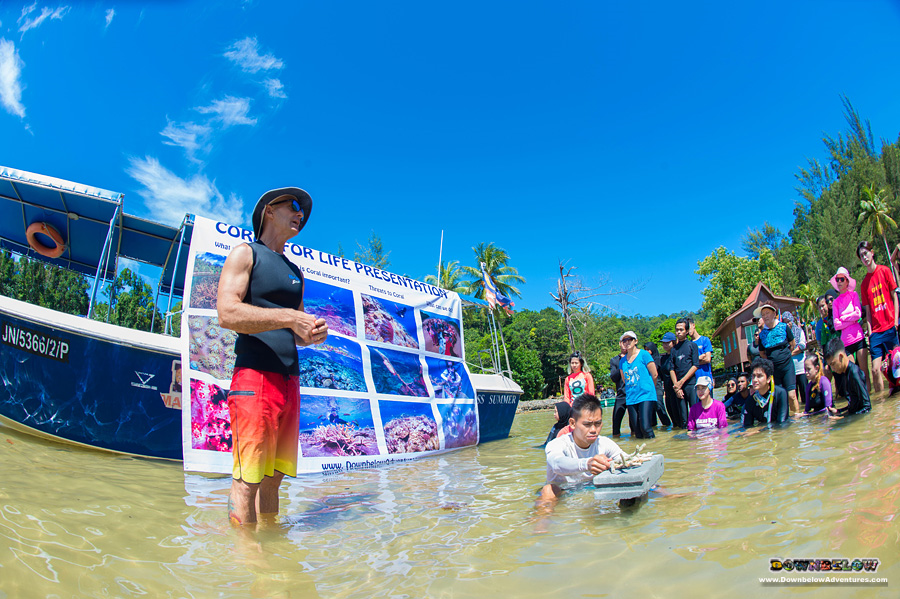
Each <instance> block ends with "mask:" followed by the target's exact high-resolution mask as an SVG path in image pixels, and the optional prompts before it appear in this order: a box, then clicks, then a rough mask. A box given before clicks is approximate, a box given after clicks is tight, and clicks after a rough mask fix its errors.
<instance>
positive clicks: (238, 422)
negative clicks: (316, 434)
mask: <svg viewBox="0 0 900 599" xmlns="http://www.w3.org/2000/svg"><path fill="white" fill-rule="evenodd" d="M311 211H312V198H311V197H310V196H309V194H308V193H307V192H305V191H303V190H302V189H300V188H297V187H286V188H282V189H273V190H272V191H268V192H266V193H264V194H263V195H262V197H260V198H259V200H258V201H257V203H256V207H255V208H254V209H253V216H252V222H253V237H254V239H255V241H253V242H252V243H249V244H247V243H242V244H240V245H237V246H235V248H234V249H233V250H231V253H229V254H228V258H226V259H225V264H224V265H223V267H222V274H221V275H220V277H219V288H218V295H217V299H216V309H217V312H218V317H219V325H220V326H221V327H222V328H223V329H231V330H233V331H235V332H236V333H237V340H236V341H235V344H234V353H235V356H236V359H235V368H234V372H233V374H232V378H231V387H230V391H229V393H228V409H229V414H230V417H231V431H232V440H233V446H232V461H233V468H232V482H231V494H230V500H229V508H228V511H229V518H230V519H231V520H232V521H233V522H236V523H238V524H240V525H249V524H253V523H255V522H257V518H258V517H264V518H266V519H270V518H273V517H274V516H275V515H276V514H277V513H278V505H279V504H278V489H279V486H280V485H281V481H282V480H283V478H284V477H285V476H297V459H296V458H297V443H298V440H299V437H298V422H299V416H300V380H299V376H298V375H299V374H300V367H299V358H298V354H297V346H298V345H313V344H320V343H323V342H324V341H325V339H326V338H327V337H328V324H327V323H326V322H325V319H324V318H316V317H315V316H313V315H312V314H308V313H306V312H305V311H304V309H303V288H304V282H303V273H302V272H301V271H300V268H299V267H298V266H297V265H296V264H294V263H293V262H291V261H290V260H288V258H287V257H286V256H285V255H284V247H285V244H286V243H287V241H288V240H289V239H291V238H292V237H294V236H295V235H297V234H298V233H299V232H300V230H301V229H303V227H304V226H305V225H306V223H307V222H308V220H309V216H310V213H311Z"/></svg>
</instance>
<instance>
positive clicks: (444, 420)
mask: <svg viewBox="0 0 900 599" xmlns="http://www.w3.org/2000/svg"><path fill="white" fill-rule="evenodd" d="M437 409H438V413H439V414H440V415H441V428H442V429H443V431H444V449H452V448H454V447H467V446H469V445H475V444H476V443H477V442H478V418H477V417H476V415H475V404H473V403H466V404H460V403H447V404H443V403H439V404H437Z"/></svg>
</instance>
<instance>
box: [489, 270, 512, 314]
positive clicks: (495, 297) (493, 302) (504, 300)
mask: <svg viewBox="0 0 900 599" xmlns="http://www.w3.org/2000/svg"><path fill="white" fill-rule="evenodd" d="M481 275H482V276H483V277H484V299H486V300H487V303H488V305H489V306H490V307H491V308H496V307H497V304H499V305H500V307H501V308H503V309H504V310H506V313H507V314H509V315H512V313H513V311H512V307H513V306H515V304H514V303H513V302H512V300H511V299H509V298H508V297H506V296H505V295H503V294H502V293H500V290H499V289H497V285H496V284H495V283H494V281H493V279H491V277H490V275H488V274H487V271H486V270H485V267H484V262H482V263H481Z"/></svg>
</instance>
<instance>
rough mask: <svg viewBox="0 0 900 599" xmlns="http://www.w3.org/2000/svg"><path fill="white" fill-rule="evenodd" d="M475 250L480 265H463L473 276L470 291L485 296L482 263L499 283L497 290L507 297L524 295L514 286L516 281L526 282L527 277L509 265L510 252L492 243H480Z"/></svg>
mask: <svg viewBox="0 0 900 599" xmlns="http://www.w3.org/2000/svg"><path fill="white" fill-rule="evenodd" d="M472 251H474V252H475V264H476V265H478V266H463V267H462V269H463V271H465V273H466V274H467V275H468V276H469V277H471V279H472V280H471V282H470V283H469V293H470V294H471V295H474V296H475V297H478V298H484V278H483V277H482V275H481V266H480V265H481V264H484V269H485V271H487V273H488V275H490V277H491V278H492V279H493V280H494V283H495V284H496V285H497V290H498V291H499V292H500V293H502V294H503V295H505V296H506V297H522V294H521V293H520V292H519V290H518V288H516V287H514V284H516V283H525V277H523V276H521V275H520V274H519V271H518V270H516V269H515V268H513V267H512V266H508V265H507V262H509V254H507V253H506V250H504V249H501V248H498V247H497V246H495V245H494V244H493V242H492V243H484V242H482V243H479V244H478V245H477V246H475V247H473V248H472Z"/></svg>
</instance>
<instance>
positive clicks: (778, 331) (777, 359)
mask: <svg viewBox="0 0 900 599" xmlns="http://www.w3.org/2000/svg"><path fill="white" fill-rule="evenodd" d="M753 316H755V317H757V318H759V317H762V320H763V326H762V328H760V330H759V348H760V350H761V352H763V353H765V357H766V358H767V359H768V360H769V361H771V362H772V365H773V368H774V370H773V376H774V378H775V384H776V385H777V386H778V387H780V388H782V389H784V390H785V391H787V395H788V399H789V401H790V406H791V408H792V409H793V411H795V412H798V411H799V410H800V402H799V401H798V400H797V376H796V374H795V371H794V361H793V359H791V354H792V352H793V351H794V347H796V342H795V340H794V332H793V331H792V330H791V327H789V326H788V325H787V324H785V323H783V322H781V321H780V320H778V308H776V307H775V306H773V305H772V304H763V305H762V306H759V307H758V308H757V309H756V310H754V311H753Z"/></svg>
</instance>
